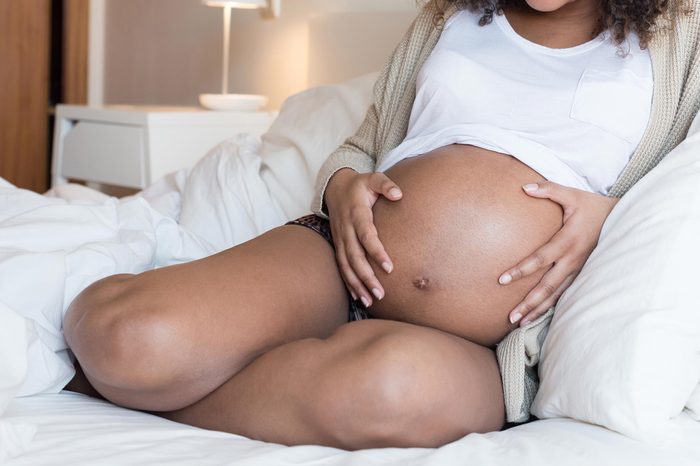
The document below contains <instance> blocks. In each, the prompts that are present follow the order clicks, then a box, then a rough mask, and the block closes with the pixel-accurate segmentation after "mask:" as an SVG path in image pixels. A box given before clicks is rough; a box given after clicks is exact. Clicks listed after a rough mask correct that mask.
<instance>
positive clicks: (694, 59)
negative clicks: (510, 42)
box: [312, 0, 700, 422]
mask: <svg viewBox="0 0 700 466" xmlns="http://www.w3.org/2000/svg"><path fill="white" fill-rule="evenodd" d="M692 6H693V8H694V12H693V13H692V14H690V15H687V16H685V15H684V16H683V17H681V18H680V19H679V20H678V21H677V22H676V24H675V26H674V27H673V29H672V30H670V31H667V32H660V33H658V34H656V36H655V37H654V38H653V39H652V41H651V43H650V44H649V51H650V54H651V61H652V68H653V75H654V95H653V100H652V110H651V118H650V121H649V125H648V127H647V130H646V133H645V134H644V136H643V138H642V141H641V142H640V144H639V147H638V148H637V150H636V152H635V153H634V154H633V156H632V158H631V160H630V162H629V163H628V165H627V166H626V167H625V169H624V171H623V172H622V174H621V175H620V177H619V178H618V179H617V181H616V183H615V184H614V185H613V186H612V189H611V190H610V193H609V196H615V197H621V196H622V195H624V194H625V193H626V192H627V191H628V190H629V189H630V188H631V187H632V186H633V185H634V184H635V183H636V182H637V181H639V179H641V178H642V177H643V176H644V175H645V174H647V173H648V172H649V171H650V170H651V169H652V168H654V167H655V166H656V165H657V164H658V163H659V161H660V160H661V159H663V158H664V157H665V156H666V154H668V153H669V152H670V151H671V150H672V149H673V148H674V147H676V146H677V145H678V144H679V143H680V142H681V141H682V140H683V138H685V135H686V134H687V132H688V129H689V127H690V124H691V122H692V120H693V118H694V116H695V114H696V113H697V111H698V107H699V106H700V76H699V73H700V50H699V48H700V42H699V37H700V0H692ZM456 11H457V8H456V7H454V6H453V7H451V8H449V9H448V10H447V11H446V12H445V19H447V18H449V17H450V16H451V15H452V14H454V13H455V12H456ZM436 13H437V6H436V1H435V0H431V1H430V2H429V3H428V4H427V5H426V6H425V7H424V8H423V9H422V10H421V12H420V13H419V14H418V17H417V18H416V20H415V21H414V23H413V24H412V25H411V27H410V29H409V30H408V32H407V33H406V34H405V36H404V37H403V39H402V41H401V43H399V45H398V47H397V48H396V50H395V51H394V54H393V55H392V56H391V58H390V59H389V62H388V63H387V64H386V66H385V67H384V69H383V70H382V72H381V74H380V76H379V79H378V80H377V82H376V84H375V88H374V104H372V105H371V106H370V108H369V110H368V112H367V116H366V117H365V120H364V121H363V123H362V125H361V126H360V128H359V130H358V131H357V133H356V134H355V135H354V136H352V137H350V138H349V139H348V140H347V141H346V142H345V143H344V144H343V145H342V146H340V147H339V148H338V149H337V150H336V151H335V152H333V153H332V154H331V155H330V157H329V158H328V160H326V162H325V163H324V164H323V166H322V167H321V170H320V172H319V175H318V178H317V183H316V195H315V198H314V201H313V204H312V210H313V211H314V212H315V213H316V214H317V215H320V216H322V217H326V215H325V213H324V212H323V210H322V209H323V195H324V192H325V189H326V186H327V184H328V181H329V180H330V178H331V176H333V174H334V173H335V172H336V171H338V170H340V169H341V168H345V167H347V168H352V169H353V170H355V171H357V172H359V173H369V172H372V171H374V169H375V166H376V165H377V164H378V163H381V161H382V158H383V157H384V156H385V155H386V154H387V153H388V152H389V151H391V150H392V149H394V148H395V147H397V146H398V145H399V144H400V143H401V142H402V141H403V139H404V138H405V136H406V132H407V128H408V121H409V117H410V114H411V109H412V107H413V101H414V99H415V94H416V89H415V86H416V75H417V74H418V71H419V70H420V68H421V66H422V65H423V63H424V62H425V60H426V59H427V58H428V56H429V55H430V53H431V52H432V50H433V48H434V47H435V44H436V43H437V41H438V39H439V38H440V35H441V32H442V31H441V29H440V28H439V27H438V26H436V22H435V15H436ZM485 27H488V26H485ZM552 313H553V308H552V309H550V311H549V312H548V313H547V315H546V316H543V317H542V318H540V319H538V320H537V321H535V322H533V323H532V324H530V325H529V326H528V327H526V328H525V329H519V330H515V331H514V332H513V333H511V335H509V336H508V337H507V338H506V339H505V340H504V341H503V342H502V343H501V344H500V345H499V347H498V357H499V364H500V365H501V373H502V376H503V385H504V391H505V395H506V408H507V412H508V420H509V421H511V422H518V421H523V420H526V419H527V417H528V416H529V407H530V402H531V401H532V398H533V397H534V394H535V392H536V390H537V376H536V373H535V372H534V369H533V368H534V365H535V364H536V363H537V362H538V360H539V350H540V347H541V342H542V341H543V339H544V336H545V335H546V330H547V328H548V324H549V321H550V320H551V315H552Z"/></svg>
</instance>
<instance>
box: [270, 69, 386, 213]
mask: <svg viewBox="0 0 700 466" xmlns="http://www.w3.org/2000/svg"><path fill="white" fill-rule="evenodd" d="M377 77H378V73H371V74H367V75H365V76H361V77H359V78H355V79H352V80H350V81H346V82H343V83H340V84H334V85H329V86H320V87H314V88H311V89H309V90H306V91H304V92H301V93H299V94H296V95H293V96H291V97H289V98H288V99H287V100H286V101H285V102H284V104H283V105H282V109H281V110H280V114H279V117H277V119H276V120H275V122H274V123H273V124H272V127H271V128H270V130H269V131H268V132H267V133H266V134H265V135H263V138H262V142H263V144H262V150H261V151H260V157H261V158H262V160H263V168H262V177H263V179H264V180H265V183H266V184H267V186H268V187H269V189H270V192H271V193H272V195H273V196H274V197H275V198H276V199H277V200H278V201H279V202H280V204H281V207H282V209H283V210H284V212H285V214H286V215H287V217H288V218H290V219H291V218H297V217H300V216H301V215H304V214H307V213H310V212H311V199H312V198H313V188H314V182H315V180H316V175H317V174H318V171H319V169H320V168H321V165H322V164H323V162H324V161H325V160H326V159H327V158H328V156H329V155H330V154H331V152H333V151H334V150H335V149H337V148H338V146H339V145H340V144H342V143H343V142H344V141H345V139H347V138H348V137H350V136H351V135H352V134H354V133H355V132H356V131H357V128H359V126H360V124H361V123H362V120H363V119H364V117H365V114H366V113H367V109H368V108H369V106H370V104H371V103H372V98H373V96H372V89H373V87H374V83H375V81H376V80H377Z"/></svg>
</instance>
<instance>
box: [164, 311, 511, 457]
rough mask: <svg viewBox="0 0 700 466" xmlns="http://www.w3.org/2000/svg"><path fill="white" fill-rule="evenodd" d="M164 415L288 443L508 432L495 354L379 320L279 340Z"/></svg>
mask: <svg viewBox="0 0 700 466" xmlns="http://www.w3.org/2000/svg"><path fill="white" fill-rule="evenodd" d="M163 416H164V417H167V418H169V419H172V420H176V421H179V422H184V423H187V424H192V425H195V426H199V427H203V428H207V429H214V430H221V431H226V432H233V433H237V434H241V435H245V436H248V437H251V438H254V439H260V440H265V441H271V442H277V443H283V444H288V445H297V444H321V445H329V446H334V447H339V448H346V449H360V448H372V447H388V446H395V447H435V446H439V445H443V444H445V443H448V442H450V441H454V440H457V439H459V438H461V437H463V436H464V435H467V434H469V433H472V432H488V431H493V430H498V429H500V428H501V427H502V426H503V421H504V405H503V392H502V388H501V381H500V374H499V370H498V365H497V363H496V359H495V357H494V354H493V352H492V351H490V350H488V349H486V348H484V347H482V346H479V345H476V344H474V343H471V342H469V341H467V340H463V339H461V338H458V337H455V336H453V335H450V334H447V333H443V332H441V331H438V330H433V329H428V328H424V327H419V326H415V325H411V324H406V323H401V322H392V321H385V320H371V321H362V322H354V323H351V324H346V325H343V326H342V327H341V328H340V329H339V330H338V331H336V332H335V333H334V334H333V335H332V336H331V337H330V338H328V339H325V340H320V339H306V340H301V341H297V342H293V343H289V344H286V345H283V346H280V347H278V348H276V349H274V350H272V351H270V352H268V353H266V354H265V355H263V356H261V357H260V358H258V359H256V360H255V361H254V362H253V363H252V364H250V365H249V366H248V367H246V368H245V369H243V370H242V371H241V372H240V373H238V374H237V375H235V376H233V377H232V378H231V379H230V380H229V381H228V382H226V383H225V384H223V385H222V386H221V387H220V388H219V389H217V390H216V391H214V392H213V393H211V394H210V395H209V396H207V397H206V398H204V399H203V400H201V401H199V402H198V403H195V404H194V405H193V406H190V407H187V408H184V409H181V410H179V411H176V412H173V413H166V414H163Z"/></svg>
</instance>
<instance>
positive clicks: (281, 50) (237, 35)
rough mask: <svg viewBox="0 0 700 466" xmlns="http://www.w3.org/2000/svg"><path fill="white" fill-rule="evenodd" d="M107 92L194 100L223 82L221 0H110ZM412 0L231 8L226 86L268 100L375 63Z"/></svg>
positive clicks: (301, 1)
mask: <svg viewBox="0 0 700 466" xmlns="http://www.w3.org/2000/svg"><path fill="white" fill-rule="evenodd" d="M104 1H105V2H106V3H105V9H104V11H105V17H104V40H105V43H104V57H103V59H104V65H103V67H104V68H103V71H104V78H103V79H104V82H103V89H104V90H103V92H104V102H105V103H120V104H155V105H195V104H196V103H197V96H198V95H199V94H200V93H204V92H214V93H216V92H220V89H221V51H222V45H221V42H222V19H221V18H222V10H221V9H220V8H210V7H206V6H203V5H201V3H200V1H199V0H104ZM415 11H416V2H415V0H282V16H281V17H280V18H277V19H264V18H262V17H261V15H260V14H259V13H258V12H256V11H246V10H234V11H233V20H232V37H231V39H232V40H231V43H232V50H231V56H232V59H231V73H230V89H231V92H237V93H256V94H257V93H259V94H265V95H268V96H270V99H271V102H270V108H278V107H279V105H280V103H281V102H282V100H283V99H284V98H285V97H286V96H288V95H290V94H293V93H295V92H298V91H300V90H302V89H305V88H307V87H309V86H311V85H317V84H322V83H328V82H337V81H340V80H343V79H348V78H351V77H354V76H358V75H361V74H364V73H366V72H370V71H374V70H376V69H379V67H380V66H381V65H382V64H383V62H384V61H385V59H386V57H387V56H388V55H389V53H390V52H391V50H392V49H393V47H394V46H395V45H396V43H397V42H398V40H399V39H400V37H401V35H402V33H403V31H404V30H405V29H406V27H407V25H408V24H409V23H410V20H411V18H412V17H413V16H414V15H415Z"/></svg>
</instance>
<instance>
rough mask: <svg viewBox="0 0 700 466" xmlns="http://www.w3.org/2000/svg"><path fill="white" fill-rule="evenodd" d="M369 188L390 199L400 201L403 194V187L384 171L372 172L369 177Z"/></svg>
mask: <svg viewBox="0 0 700 466" xmlns="http://www.w3.org/2000/svg"><path fill="white" fill-rule="evenodd" d="M369 188H370V189H371V190H372V191H374V192H375V193H377V194H381V195H382V196H384V197H386V198H387V199H389V200H390V201H398V200H399V199H401V197H402V196H403V193H402V192H401V189H400V188H399V187H398V186H397V185H396V183H394V182H393V181H391V180H390V179H389V177H388V176H386V175H385V174H384V173H379V172H377V173H372V175H371V176H370V178H369Z"/></svg>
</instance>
